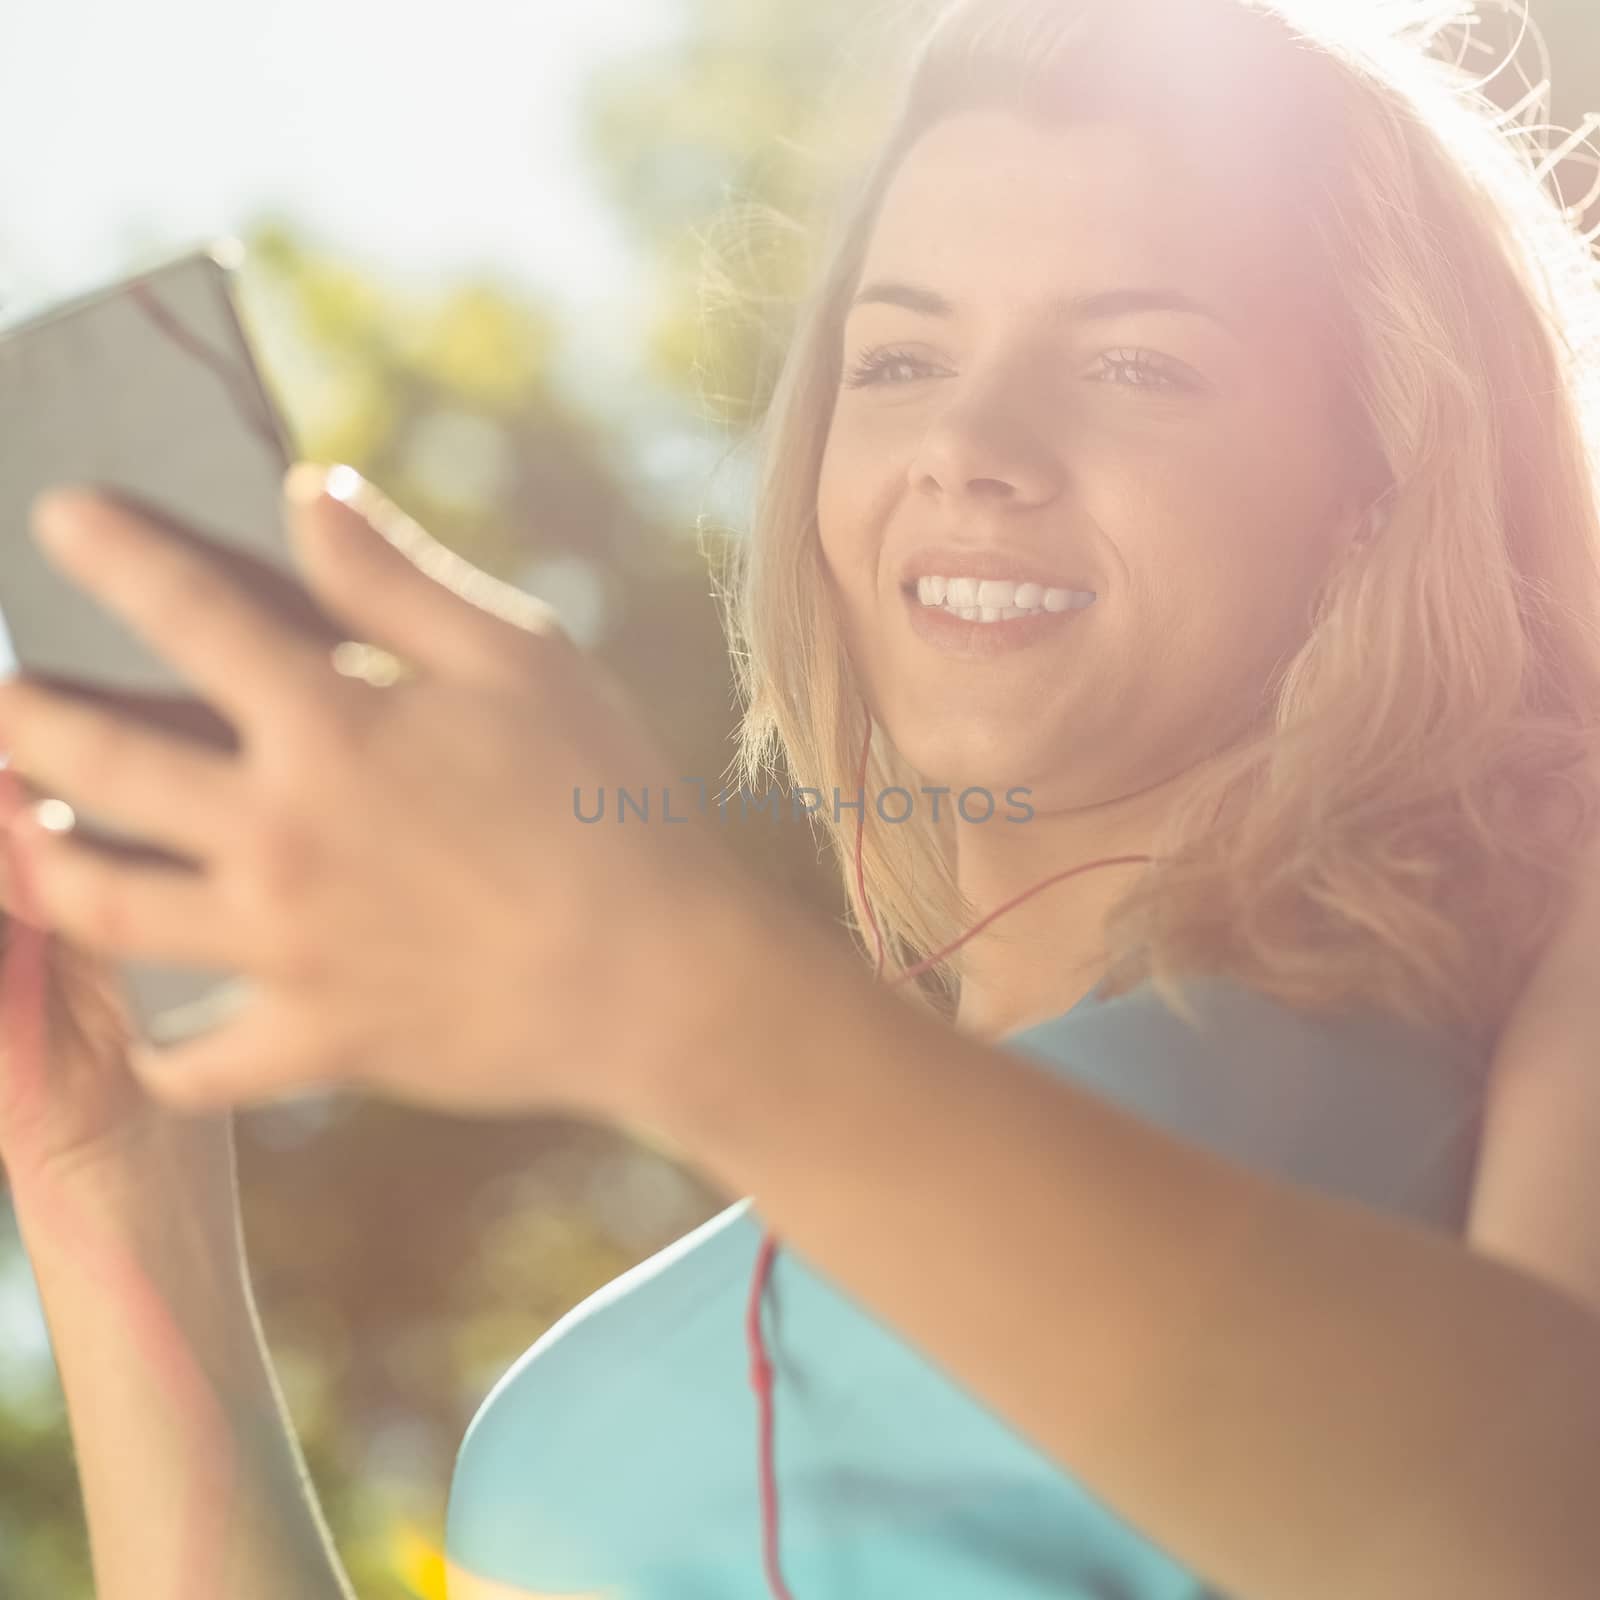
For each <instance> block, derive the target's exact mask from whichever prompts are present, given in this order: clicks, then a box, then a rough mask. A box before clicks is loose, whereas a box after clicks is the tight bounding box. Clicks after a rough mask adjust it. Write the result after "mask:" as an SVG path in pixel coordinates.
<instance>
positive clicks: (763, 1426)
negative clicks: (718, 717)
mask: <svg viewBox="0 0 1600 1600" xmlns="http://www.w3.org/2000/svg"><path fill="white" fill-rule="evenodd" d="M871 750H872V713H871V712H870V711H869V712H868V713H867V736H866V738H865V739H863V740H862V742H861V767H860V771H859V772H858V773H857V775H856V794H857V798H858V799H859V800H860V801H861V808H860V809H859V810H858V811H857V812H856V848H855V869H856V871H855V877H856V901H857V904H859V905H860V906H861V907H862V909H863V910H864V911H865V912H866V914H867V922H868V924H869V925H870V927H871V928H872V937H873V941H874V943H875V946H876V949H877V959H876V961H875V962H874V964H873V969H872V976H873V978H874V979H879V978H881V977H882V975H883V934H882V933H881V932H880V931H879V928H878V919H877V918H876V917H875V916H873V914H872V903H871V901H869V900H868V899H867V890H866V883H865V879H864V876H863V872H862V867H861V839H862V832H863V828H864V826H865V813H866V792H867V789H866V785H867V758H868V756H869V754H870V753H871ZM1152 859H1154V858H1153V857H1151V856H1141V855H1131V856H1107V857H1105V858H1104V859H1102V860H1100V861H1090V862H1086V863H1085V864H1084V865H1083V866H1081V867H1069V868H1068V869H1067V870H1066V871H1065V872H1056V873H1052V874H1051V875H1050V876H1049V877H1048V878H1045V879H1043V880H1041V881H1040V882H1038V883H1036V884H1034V885H1033V887H1032V888H1031V889H1024V890H1023V891H1022V893H1021V894H1019V895H1013V896H1012V897H1011V899H1009V900H1007V901H1005V902H1004V903H1003V904H1002V905H1000V906H997V907H996V908H995V909H994V910H993V911H991V912H990V913H989V914H988V916H986V917H984V918H983V919H982V920H981V921H978V922H975V923H973V925H972V926H971V927H970V928H968V929H967V931H966V932H965V933H964V934H962V935H961V937H960V938H959V939H956V940H953V941H952V942H951V943H950V944H947V945H946V946H945V947H944V949H942V950H936V951H935V952H934V953H933V954H932V955H931V956H928V957H926V958H925V959H923V960H922V961H919V962H918V963H917V964H916V966H914V967H910V968H908V969H907V970H906V971H904V972H902V973H901V974H900V975H899V976H898V977H896V978H894V979H892V980H891V987H892V986H893V984H898V983H905V982H907V981H908V980H909V979H911V978H915V977H917V976H918V975H919V974H921V973H924V972H926V971H927V970H928V969H929V968H930V967H932V966H933V965H934V964H935V963H936V962H939V961H942V960H943V959H944V958H945V957H946V956H947V955H949V954H950V952H951V951H952V950H958V949H960V948H961V946H962V945H964V944H965V943H966V942H967V940H968V939H970V938H972V937H973V935H974V934H977V933H981V932H982V931H983V930H984V929H985V928H987V927H988V926H989V924H990V923H991V922H993V921H994V919H995V918H996V917H998V916H1000V915H1001V914H1002V913H1003V912H1006V911H1009V910H1011V908H1012V907H1013V906H1016V905H1020V904H1021V903H1022V902H1023V901H1024V900H1026V899H1028V898H1029V897H1030V896H1032V895H1036V894H1038V892H1039V891H1040V890H1041V889H1048V888H1049V887H1050V885H1051V884H1052V883H1060V882H1061V881H1062V880H1063V879H1065V878H1075V877H1076V876H1077V875H1078V874H1079V873H1080V872H1088V871H1090V870H1092V869H1093V868H1095V867H1114V866H1120V865H1122V864H1124V863H1127V862H1137V861H1150V860H1152ZM778 1247H779V1240H778V1236H777V1235H776V1234H775V1233H773V1232H772V1231H771V1230H770V1229H769V1230H767V1231H766V1232H765V1233H764V1234H763V1235H762V1239H761V1248H760V1251H759V1252H758V1254H757V1256H756V1266H755V1272H754V1274H753V1275H752V1278H751V1285H750V1299H749V1302H748V1308H747V1310H746V1313H745V1333H746V1337H747V1338H748V1341H749V1344H750V1382H751V1386H752V1387H753V1388H754V1389H755V1392H756V1404H757V1408H758V1411H759V1416H760V1437H759V1443H758V1449H759V1468H760V1474H761V1527H762V1535H763V1538H762V1549H763V1553H764V1556H765V1560H766V1568H767V1586H768V1587H769V1588H770V1589H771V1591H772V1593H773V1595H774V1596H775V1597H776V1600H794V1596H793V1595H792V1594H790V1592H789V1586H788V1585H787V1584H786V1583H785V1582H784V1581H783V1572H782V1570H781V1568H780V1566H779V1562H778V1484H777V1475H776V1473H775V1471H774V1468H773V1451H772V1432H773V1415H772V1413H773V1400H772V1389H773V1368H772V1363H771V1361H770V1360H768V1358H767V1350H766V1345H765V1343H764V1342H763V1340H762V1337H761V1302H762V1298H763V1296H764V1295H765V1293H766V1287H767V1279H768V1277H769V1276H770V1274H771V1271H772V1263H773V1259H774V1257H775V1256H776V1255H777V1253H778Z"/></svg>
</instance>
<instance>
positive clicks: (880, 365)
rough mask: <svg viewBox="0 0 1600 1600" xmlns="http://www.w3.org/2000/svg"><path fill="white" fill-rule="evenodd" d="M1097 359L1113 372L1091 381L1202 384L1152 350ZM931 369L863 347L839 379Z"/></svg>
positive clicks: (855, 382)
mask: <svg viewBox="0 0 1600 1600" xmlns="http://www.w3.org/2000/svg"><path fill="white" fill-rule="evenodd" d="M1100 360H1101V362H1102V363H1103V365H1102V367H1101V371H1102V372H1110V373H1111V374H1113V376H1111V377H1109V378H1098V379H1096V380H1094V381H1096V382H1106V383H1110V384H1112V385H1113V386H1114V387H1123V388H1129V389H1149V390H1153V391H1156V392H1161V393H1167V392H1171V391H1173V390H1177V391H1180V392H1189V393H1195V392H1198V391H1199V390H1200V389H1202V388H1204V387H1205V385H1204V384H1203V383H1202V382H1201V380H1200V379H1199V378H1198V376H1197V375H1196V374H1195V373H1193V372H1191V371H1190V369H1189V368H1188V367H1186V366H1184V365H1183V363H1182V362H1179V361H1173V360H1172V359H1170V358H1169V357H1167V356H1162V355H1158V354H1157V353H1156V352H1155V351H1153V350H1138V349H1126V350H1107V351H1105V352H1104V353H1103V354H1102V356H1101V357H1100ZM897 369H906V370H908V371H909V372H910V373H911V376H910V377H908V378H906V379H904V380H900V379H896V378H892V377H890V376H889V374H890V373H893V372H895V371H896V370H897ZM933 370H934V369H933V368H931V367H930V366H929V364H928V363H927V362H925V361H921V360H919V359H918V358H917V357H916V356H914V355H912V354H911V352H910V351H909V350H899V349H895V348H893V347H891V346H880V347H879V348H877V349H871V350H866V351H863V352H862V354H861V355H860V356H859V357H857V359H856V364H855V365H854V366H853V367H852V368H850V370H849V371H848V372H847V373H846V374H845V376H844V378H843V380H842V382H843V384H844V386H845V387H846V388H850V389H861V388H865V387H867V386H869V385H872V384H888V385H890V386H891V387H895V388H898V387H901V386H902V383H903V382H912V381H914V380H915V377H916V375H917V374H918V373H924V374H925V373H927V372H930V371H933Z"/></svg>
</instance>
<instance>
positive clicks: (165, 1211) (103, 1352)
mask: <svg viewBox="0 0 1600 1600" xmlns="http://www.w3.org/2000/svg"><path fill="white" fill-rule="evenodd" d="M221 1164H222V1163H220V1162H219V1165H221ZM225 1165H226V1172H225V1173H223V1174H219V1175H218V1177H217V1178H216V1179H215V1180H214V1181H213V1183H212V1185H211V1187H210V1188H209V1189H208V1190H206V1191H205V1193H204V1196H203V1197H202V1195H201V1194H198V1193H197V1190H196V1184H195V1181H194V1175H193V1173H192V1171H190V1170H188V1169H185V1168H183V1167H181V1166H178V1165H176V1164H168V1165H165V1166H163V1165H160V1164H154V1163H150V1162H140V1163H139V1164H137V1165H129V1166H128V1167H126V1168H124V1169H121V1170H118V1171H116V1172H103V1171H102V1172H97V1173H96V1174H95V1178H94V1182H93V1184H92V1185H89V1184H87V1183H85V1184H83V1185H80V1186H77V1187H75V1188H73V1189H72V1190H71V1191H70V1192H69V1191H65V1190H63V1191H60V1192H57V1193H53V1194H52V1195H50V1196H49V1197H48V1198H47V1197H45V1196H42V1195H36V1196H31V1197H24V1196H19V1197H18V1200H17V1206H18V1219H19V1223H20V1225H21V1228H22V1233H23V1240H24V1243H25V1245H26V1246H27V1249H28V1255H29V1259H30V1261H31V1263H32V1266H33V1270H34V1275H35V1278H36V1279H37V1281H38V1285H39V1292H40V1298H41V1302H42V1305H43V1308H44V1313H45V1318H46V1321H47V1324H48V1326H49V1331H50V1337H51V1343H52V1347H53V1351H54V1355H55V1360H56V1364H57V1368H58V1370H59V1373H60V1376H61V1382H62V1387H63V1391H64V1394H65V1398H66V1405H67V1413H68V1419H69V1422H70V1425H71V1429H72V1439H73V1446H74V1451H75V1456H76V1461H77V1469H78V1476H79V1481H80V1485H81V1489H82V1493H83V1501H84V1509H85V1513H86V1517H87V1521H88V1529H89V1542H90V1550H91V1556H92V1560H93V1566H94V1575H95V1594H96V1600H192V1597H194V1596H196V1595H199V1594H205V1595H207V1596H209V1597H215V1600H291V1597H292V1600H351V1593H352V1591H351V1589H350V1586H349V1583H348V1580H347V1579H346V1577H345V1575H344V1573H343V1572H342V1570H341V1568H340V1566H339V1562H338V1558H337V1556H336V1554H335V1553H334V1550H333V1547H332V1544H331V1542H330V1541H329V1539H328V1535H327V1530H326V1526H325V1523H324V1521H323V1518H322V1515H321V1512H320V1509H319V1508H318V1506H317V1503H316V1499H315V1494H314V1491H313V1490H312V1487H311V1484H310V1481H309V1478H308V1476H307V1475H306V1472H305V1466H304V1462H303V1459H302V1457H301V1455H300V1452H299V1447H298V1445H297V1443H296V1441H295V1439H294V1435H293V1431H292V1425H291V1423H290V1420H289V1417H288V1413H287V1410H286V1408H285V1406H284V1404H283V1400H282V1396H281V1392H280V1390H279V1388H278V1384H277V1380H276V1377H275V1375H274V1373H273V1371H272V1367H271V1362H270V1359H269V1357H268V1354H267V1350H266V1346H265V1343H264V1341H263V1339H262V1335H261V1329H260V1325H259V1320H258V1318H257V1315H256V1311H255V1307H254V1304H253V1301H252V1298H251V1295H250V1290H249V1281H248V1273H247V1270H246V1268H245V1261H244V1254H243V1249H242V1244H241V1241H240V1238H239V1234H238V1227H237V1220H236V1219H237V1210H236V1202H235V1198H234V1188H233V1177H232V1160H231V1146H230V1147H229V1150H228V1153H227V1160H226V1163H225Z"/></svg>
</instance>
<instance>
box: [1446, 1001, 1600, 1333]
mask: <svg viewBox="0 0 1600 1600" xmlns="http://www.w3.org/2000/svg"><path fill="white" fill-rule="evenodd" d="M1591 988H1592V984H1590V983H1585V985H1584V986H1583V988H1582V989H1581V990H1575V991H1574V993H1573V994H1572V996H1571V999H1570V1001H1569V1002H1568V1003H1566V1004H1565V1005H1560V1004H1556V1005H1540V1006H1538V1007H1537V1008H1534V1009H1529V1010H1525V1011H1524V1013H1523V1015H1522V1016H1521V1017H1520V1018H1519V1019H1518V1021H1517V1023H1516V1025H1515V1026H1514V1027H1513V1028H1511V1029H1510V1030H1509V1031H1508V1032H1507V1033H1506V1034H1505V1035H1503V1036H1502V1039H1501V1042H1500V1046H1499V1049H1498V1050H1497V1051H1496V1054H1495V1060H1494V1067H1493V1071H1492V1073H1491V1075H1490V1081H1489V1095H1488V1099H1487V1102H1486V1106H1485V1115H1484V1126H1483V1141H1482V1146H1481V1149H1480V1153H1479V1157H1478V1170H1477V1176H1476V1179H1475V1180H1474V1184H1473V1191H1472V1214H1471V1217H1470V1220H1469V1222H1468V1229H1467V1231H1468V1237H1469V1239H1470V1240H1471V1242H1472V1243H1473V1244H1474V1245H1475V1246H1476V1247H1477V1248H1478V1249H1480V1250H1483V1251H1485V1252H1487V1253H1488V1254H1490V1255H1493V1256H1498V1257H1499V1258H1500V1259H1502V1260H1504V1261H1508V1262H1510V1263H1511V1264H1512V1265H1513V1266H1518V1267H1521V1268H1523V1270H1525V1271H1528V1272H1532V1273H1534V1274H1536V1275H1537V1276H1538V1277H1541V1278H1544V1279H1546V1280H1547V1281H1548V1282H1550V1283H1551V1284H1554V1285H1555V1286H1556V1287H1558V1288H1560V1289H1562V1290H1564V1291H1565V1292H1566V1293H1568V1294H1570V1295H1571V1296H1572V1297H1573V1298H1574V1299H1576V1300H1579V1301H1581V1302H1582V1303H1583V1304H1585V1305H1587V1306H1588V1307H1589V1308H1590V1309H1591V1310H1592V1311H1593V1312H1594V1313H1595V1315H1596V1316H1597V1317H1600V1051H1597V1050H1596V1047H1595V1040H1596V1038H1600V1008H1597V1007H1596V1006H1595V1005H1594V1003H1593V1001H1592V999H1591V998H1590V991H1591Z"/></svg>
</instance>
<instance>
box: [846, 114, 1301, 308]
mask: <svg viewBox="0 0 1600 1600" xmlns="http://www.w3.org/2000/svg"><path fill="white" fill-rule="evenodd" d="M1273 213H1274V205H1273V200H1272V197H1271V196H1270V195H1268V194H1267V193H1266V192H1265V191H1264V186H1263V185H1262V184H1260V183H1258V182H1252V181H1251V180H1250V179H1249V177H1248V175H1247V174H1246V173H1245V172H1236V173H1227V172H1222V171H1218V170H1213V171H1210V172H1208V171H1206V170H1204V169H1203V168H1202V166H1201V165H1200V164H1199V163H1198V162H1196V161H1194V160H1192V159H1188V158H1187V157H1186V156H1185V154H1184V152H1183V150H1182V148H1181V147H1180V146H1179V145H1178V144H1177V142H1176V141H1174V140H1172V139H1169V138H1164V137H1162V136H1160V135H1158V134H1156V133H1154V132H1152V131H1150V130H1148V129H1143V128H1136V127H1133V126H1125V125H1121V124H1116V123H1111V122H1101V121H1096V122H1084V123H1073V124H1066V125H1052V126H1046V125H1043V124H1040V123H1036V122H1033V121H1028V120H1024V119H1022V118H1020V117H1017V116H1015V115H1013V114H1012V113H1010V112H1008V111H1005V110H999V109H997V110H977V111H968V112H962V113H959V114H957V115H954V116H951V117H948V118H946V119H944V120H943V121H941V122H938V123H936V124H935V125H934V126H933V127H932V128H930V129H929V130H928V131H927V132H925V133H924V134H923V135H922V136H921V137H920V138H919V139H918V140H917V141H916V143H915V144H914V145H912V147H911V148H910V149H909V150H908V151H907V153H906V155H905V157H904V159H903V160H902V162H901V163H900V165H899V167H898V168H897V170H896V172H895V174H894V177H893V179H892V180H891V182H890V185H889V187H888V190H887V191H886V193H885V195H884V199H883V203H882V205H881V207H880V209H879V213H878V217H877V219H876V223H875V225H874V228H873V231H872V236H871V238H870V240H869V242H868V246H867V255H866V260H865V263H864V265H863V270H862V277H863V278H864V279H865V278H867V277H877V276H880V275H883V276H891V275H892V276H905V277H910V278H915V279H917V280H918V281H932V282H936V283H937V284H938V286H939V287H940V288H941V289H943V290H944V291H945V292H946V293H947V294H949V295H951V296H952V297H953V298H958V299H959V298H962V297H964V296H965V295H966V294H967V293H968V292H969V291H970V292H972V293H973V294H978V293H981V294H983V295H984V296H986V297H987V296H989V295H991V294H999V295H1003V296H1006V297H1007V298H1009V297H1011V296H1013V295H1014V296H1016V297H1017V298H1018V300H1019V301H1020V300H1024V299H1029V298H1033V297H1043V296H1046V295H1049V294H1053V293H1059V292H1062V291H1063V290H1070V289H1074V288H1080V287H1081V288H1082V289H1084V290H1086V291H1091V292H1092V291H1094V290H1098V289H1103V288H1108V287H1117V286H1121V285H1124V284H1126V285H1133V284H1140V285H1150V284H1154V283H1160V284H1161V285H1162V286H1163V287H1170V288H1182V289H1186V290H1188V291H1190V292H1192V293H1194V294H1196V295H1200V296H1203V297H1205V298H1208V299H1210V300H1211V301H1212V302H1213V303H1215V304H1219V305H1224V306H1227V307H1229V308H1244V309H1248V310H1249V311H1250V312H1251V313H1252V315H1253V316H1255V317H1260V316H1261V315H1264V314H1266V313H1267V311H1268V309H1269V303H1271V304H1276V303H1278V302H1279V301H1281V300H1282V299H1283V290H1282V284H1283V281H1284V279H1285V276H1286V273H1285V269H1286V267H1289V266H1291V265H1292V263H1291V262H1290V260H1289V258H1290V257H1291V256H1292V254H1293V252H1292V250H1291V249H1290V248H1289V247H1288V245H1287V235H1286V230H1285V229H1284V228H1283V226H1282V224H1281V222H1278V223H1275V222H1274V215H1273ZM1288 276H1289V277H1292V276H1293V273H1292V271H1291V272H1289V273H1288Z"/></svg>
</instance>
